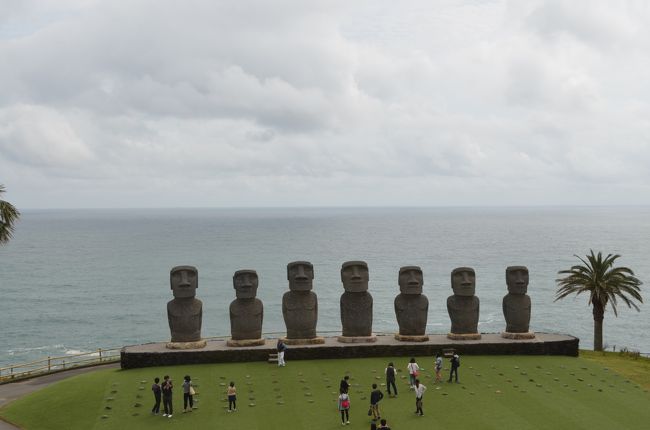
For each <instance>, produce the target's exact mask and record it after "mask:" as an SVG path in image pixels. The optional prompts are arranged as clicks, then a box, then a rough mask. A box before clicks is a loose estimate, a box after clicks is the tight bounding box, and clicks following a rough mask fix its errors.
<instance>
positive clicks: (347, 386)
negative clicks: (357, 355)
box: [339, 375, 350, 394]
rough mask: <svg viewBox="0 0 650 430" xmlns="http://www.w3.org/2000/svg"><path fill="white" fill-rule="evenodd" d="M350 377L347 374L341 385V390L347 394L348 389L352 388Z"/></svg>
mask: <svg viewBox="0 0 650 430" xmlns="http://www.w3.org/2000/svg"><path fill="white" fill-rule="evenodd" d="M349 379H350V377H349V376H348V375H345V376H344V377H343V379H341V385H340V386H339V391H340V392H342V393H345V394H348V390H349V389H350V383H349V382H348V380H349Z"/></svg>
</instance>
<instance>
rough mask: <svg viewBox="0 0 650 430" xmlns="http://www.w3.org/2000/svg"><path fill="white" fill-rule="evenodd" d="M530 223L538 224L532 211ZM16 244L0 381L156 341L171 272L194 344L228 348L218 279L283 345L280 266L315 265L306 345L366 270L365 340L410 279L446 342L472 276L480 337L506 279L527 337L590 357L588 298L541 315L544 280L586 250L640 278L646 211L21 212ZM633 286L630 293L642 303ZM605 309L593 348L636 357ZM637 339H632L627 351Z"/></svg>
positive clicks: (547, 305)
mask: <svg viewBox="0 0 650 430" xmlns="http://www.w3.org/2000/svg"><path fill="white" fill-rule="evenodd" d="M540 209H541V210H540ZM22 213H23V215H22V217H21V219H20V222H19V223H18V224H17V225H16V227H17V230H16V233H15V237H14V239H13V240H12V241H11V242H9V244H7V246H4V247H2V248H0V262H2V264H0V282H2V284H3V289H2V291H3V293H4V300H2V302H1V303H0V324H2V327H3V332H2V335H1V337H0V345H1V347H0V365H5V364H14V363H18V362H24V361H29V360H32V359H38V358H42V357H45V356H47V355H63V354H66V353H71V351H72V352H80V351H93V350H96V349H97V348H99V347H114V346H122V345H130V344H137V343H146V342H152V341H164V340H165V339H167V338H168V337H169V329H168V327H167V320H166V314H165V306H166V303H167V301H169V300H171V298H172V297H171V292H170V291H169V270H170V269H171V268H172V267H173V266H176V265H183V264H190V265H194V266H196V267H197V268H198V271H199V289H198V291H197V298H199V299H201V300H202V301H203V303H204V305H203V306H204V312H203V314H204V317H203V318H204V320H203V336H205V337H212V336H224V335H228V334H229V329H230V327H229V319H228V311H227V307H228V303H230V301H232V300H233V299H234V291H233V290H232V274H233V273H234V271H235V270H238V269H242V268H251V269H255V270H257V272H258V274H259V276H260V288H259V291H258V297H259V298H260V299H261V300H262V301H263V302H264V306H265V319H264V326H263V331H264V332H282V331H283V330H284V322H283V320H282V313H281V296H282V294H283V293H284V292H285V291H286V290H287V289H288V287H287V281H286V264H287V263H289V262H290V261H295V260H307V261H311V262H312V264H314V268H315V279H314V292H316V293H317V295H318V298H319V322H318V331H319V332H326V331H337V330H340V320H339V310H338V306H339V303H338V300H339V296H340V294H341V293H342V287H341V284H340V279H339V270H340V265H341V264H342V263H343V262H344V261H348V260H365V261H367V262H368V265H369V269H370V290H369V291H370V293H371V294H372V295H373V297H374V303H375V305H374V321H373V328H374V329H375V330H376V331H378V332H390V331H395V330H396V328H397V323H396V320H395V315H394V311H393V308H392V306H393V299H394V297H395V295H396V294H397V293H398V292H399V291H398V287H397V272H398V270H399V267H401V266H406V265H418V266H420V267H422V270H423V272H424V293H425V294H426V295H427V296H428V298H429V302H430V306H429V314H428V324H427V332H430V333H446V332H447V331H448V330H449V317H448V315H447V311H446V306H445V301H446V297H447V296H448V295H449V294H450V293H451V288H450V283H449V274H450V272H451V270H452V269H453V268H455V267H461V266H470V267H474V269H475V270H476V273H477V281H476V283H477V285H476V295H477V296H478V297H479V298H480V300H481V312H480V323H479V331H482V332H495V333H496V332H499V331H502V330H503V329H504V328H505V326H504V324H505V323H504V319H503V315H502V311H501V299H502V297H503V296H504V295H505V294H506V292H507V290H506V286H505V279H504V271H505V268H506V267H507V266H510V265H524V266H527V267H528V268H529V271H530V286H529V289H528V294H529V295H530V296H531V300H532V306H533V310H532V316H531V329H532V330H534V331H540V332H541V331H545V332H550V333H554V332H555V333H565V334H571V335H574V336H577V337H579V338H580V347H581V348H590V347H591V346H592V337H593V320H592V317H591V308H590V307H588V306H587V304H586V301H587V298H586V297H583V296H579V297H577V298H574V297H569V298H566V299H564V300H561V301H558V302H553V299H554V293H555V291H556V288H557V287H556V285H555V278H556V277H557V272H558V271H559V270H562V269H567V268H569V267H570V266H571V265H573V264H577V263H578V260H577V259H576V258H575V257H574V255H578V256H584V255H586V253H588V252H589V250H590V249H593V250H594V251H602V252H604V253H605V254H607V253H620V254H621V255H622V257H621V258H620V259H619V260H618V261H617V263H618V264H619V265H623V266H628V267H630V268H632V269H633V270H634V271H635V273H636V274H637V276H638V277H639V278H640V279H641V280H642V281H647V279H648V277H649V276H650V262H648V261H647V259H646V258H645V257H646V256H647V255H648V253H650V244H648V243H647V240H645V238H647V237H650V221H648V220H650V207H647V206H636V207H627V206H626V207H621V206H597V207H594V206H570V207H566V206H507V207H504V206H498V207H495V206H488V207H485V206H471V207H464V206H463V207H458V206H444V207H407V206H397V207H396V206H384V207H367V206H364V207H356V206H355V207H300V208H298V207H274V208H246V207H243V208H242V207H237V208H236V207H232V208H191V209H190V208H166V209H165V208H162V209H161V208H112V209H105V208H85V209H72V208H63V209H52V208H32V209H23V210H22ZM646 286H647V283H646V284H645V285H643V286H642V294H643V292H644V291H645V288H646ZM640 307H641V312H639V313H637V312H635V311H633V310H629V309H627V307H625V306H621V304H619V307H618V310H619V317H618V318H615V317H614V315H613V313H612V312H611V310H608V311H607V313H606V316H605V325H604V327H605V328H604V333H605V340H604V341H605V345H606V347H608V348H610V349H611V348H612V347H613V346H614V345H616V347H617V349H620V348H621V347H626V348H629V349H632V350H638V351H640V352H642V353H648V352H650V335H644V333H649V332H650V321H648V318H647V315H645V312H646V309H645V308H644V306H643V305H641V306H640ZM639 334H641V335H639Z"/></svg>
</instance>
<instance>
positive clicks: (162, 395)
mask: <svg viewBox="0 0 650 430" xmlns="http://www.w3.org/2000/svg"><path fill="white" fill-rule="evenodd" d="M277 350H278V366H285V362H284V352H285V350H286V345H284V343H283V342H282V341H281V340H278V345H277ZM442 365H443V363H442V356H441V355H440V353H438V354H436V358H435V362H434V368H435V371H436V378H435V380H434V382H433V383H434V384H437V383H439V382H442ZM459 367H460V356H459V355H458V354H457V353H454V354H453V356H452V357H451V359H450V371H449V379H448V381H447V382H452V379H454V377H455V381H456V383H458V368H459ZM406 370H407V371H408V374H409V385H410V389H411V390H412V391H414V393H415V413H416V414H417V415H420V416H424V411H423V410H422V398H423V396H424V392H425V391H426V390H427V387H426V386H425V385H424V384H422V383H421V382H420V378H419V375H420V370H421V369H420V366H419V365H418V363H417V361H416V360H415V358H411V360H409V363H408V364H407V366H406ZM384 373H385V375H386V390H387V392H388V396H389V397H396V396H397V384H396V383H395V381H396V377H397V370H396V369H395V365H394V364H393V363H392V362H390V363H388V366H387V367H386V369H385V371H384ZM349 380H350V377H349V376H348V375H345V376H344V377H343V379H342V380H341V383H340V386H339V397H338V410H339V412H340V413H341V425H347V424H350V395H349V389H350V382H349ZM182 387H183V413H185V412H192V409H193V407H194V395H195V394H196V392H195V391H194V386H193V385H192V379H191V378H190V375H185V377H184V378H183V385H182ZM173 388H174V384H173V382H172V380H171V379H170V378H169V375H165V376H164V377H163V382H162V384H161V383H160V378H155V379H154V383H153V385H152V386H151V391H152V392H153V395H154V401H155V403H154V406H153V408H152V409H151V413H152V414H154V415H158V414H159V413H160V403H161V401H162V404H163V410H164V413H163V417H167V418H171V417H172V414H173V413H174V410H173V404H172V391H173ZM391 388H392V391H391ZM393 393H394V394H393ZM227 395H228V412H233V411H236V410H237V389H236V388H235V383H234V382H232V381H231V382H230V384H229V386H228V391H227ZM383 398H384V393H383V392H382V391H381V390H380V389H378V388H377V384H372V391H371V392H370V407H369V409H368V416H372V424H371V427H370V428H371V429H382V430H390V427H389V426H388V424H387V422H386V420H385V419H382V418H381V412H380V410H379V403H380V402H381V400H382V399H383ZM377 422H379V426H377Z"/></svg>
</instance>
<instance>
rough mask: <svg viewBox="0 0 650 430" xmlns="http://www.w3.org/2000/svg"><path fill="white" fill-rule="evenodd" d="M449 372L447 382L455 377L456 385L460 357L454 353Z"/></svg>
mask: <svg viewBox="0 0 650 430" xmlns="http://www.w3.org/2000/svg"><path fill="white" fill-rule="evenodd" d="M450 363H451V370H450V371H449V380H448V381H447V382H451V377H452V376H454V375H455V376H456V383H457V384H458V368H459V367H460V356H459V355H458V354H456V353H454V355H453V356H452V357H451V360H450Z"/></svg>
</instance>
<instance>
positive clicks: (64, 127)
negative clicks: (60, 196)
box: [0, 105, 93, 169]
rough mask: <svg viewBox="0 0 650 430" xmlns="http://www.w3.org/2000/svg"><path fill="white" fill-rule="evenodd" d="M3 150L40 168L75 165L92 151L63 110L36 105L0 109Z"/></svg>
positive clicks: (13, 157)
mask: <svg viewBox="0 0 650 430" xmlns="http://www.w3.org/2000/svg"><path fill="white" fill-rule="evenodd" d="M0 153H1V154H4V155H5V156H6V157H7V158H10V159H12V160H14V161H16V162H19V163H23V164H28V165H31V166H33V167H36V168H46V169H49V168H53V169H57V168H74V167H76V166H80V165H82V164H84V163H87V162H88V161H89V160H91V159H92V158H93V154H92V151H91V150H90V148H88V146H87V145H86V144H85V143H84V142H83V141H82V139H81V138H80V137H79V135H78V134H77V133H76V131H75V127H74V125H73V124H72V123H71V122H70V121H69V120H68V119H67V118H66V117H65V116H63V115H61V114H60V113H59V112H57V111H55V110H53V109H50V108H47V107H44V106H35V105H15V106H12V107H11V108H6V109H2V110H0Z"/></svg>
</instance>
